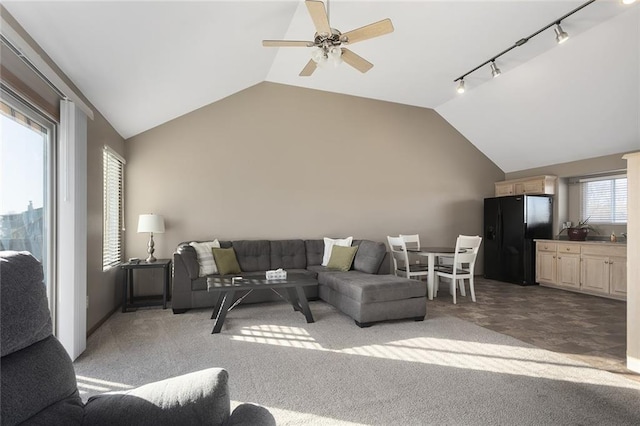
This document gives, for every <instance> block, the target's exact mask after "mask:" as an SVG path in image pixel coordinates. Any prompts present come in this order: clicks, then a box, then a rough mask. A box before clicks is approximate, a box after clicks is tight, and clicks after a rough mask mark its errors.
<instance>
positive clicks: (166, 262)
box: [120, 259, 171, 312]
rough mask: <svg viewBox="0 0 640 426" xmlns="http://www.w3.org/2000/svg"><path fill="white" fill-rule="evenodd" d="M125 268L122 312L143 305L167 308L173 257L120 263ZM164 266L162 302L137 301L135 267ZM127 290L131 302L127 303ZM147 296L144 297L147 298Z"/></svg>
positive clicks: (151, 267) (150, 267)
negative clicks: (134, 281) (134, 280)
mask: <svg viewBox="0 0 640 426" xmlns="http://www.w3.org/2000/svg"><path fill="white" fill-rule="evenodd" d="M120 267H121V268H122V269H124V273H125V274H124V282H123V286H122V312H127V308H129V307H131V308H136V307H141V306H155V305H162V309H167V295H168V294H169V285H170V282H171V259H158V260H156V261H155V262H152V263H148V262H145V261H144V260H141V261H140V262H135V263H131V262H126V263H123V264H121V265H120ZM154 268H162V269H163V270H164V283H163V286H162V302H159V301H147V302H144V303H140V302H139V303H135V299H136V298H134V296H133V271H134V269H154ZM127 292H128V293H129V303H127ZM146 297H147V296H145V297H143V298H146Z"/></svg>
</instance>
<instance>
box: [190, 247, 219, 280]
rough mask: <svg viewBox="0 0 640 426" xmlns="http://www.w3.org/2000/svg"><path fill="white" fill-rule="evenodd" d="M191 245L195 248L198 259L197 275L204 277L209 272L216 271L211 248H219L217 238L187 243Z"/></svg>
mask: <svg viewBox="0 0 640 426" xmlns="http://www.w3.org/2000/svg"><path fill="white" fill-rule="evenodd" d="M189 245H190V246H191V247H193V248H194V249H195V250H196V255H197V259H198V265H199V266H200V268H199V271H198V276H200V277H204V276H207V275H211V274H217V273H218V267H217V266H216V262H215V260H214V259H213V253H212V251H211V249H212V248H216V247H217V248H220V242H219V241H218V240H213V241H204V242H201V243H200V242H197V241H192V242H190V243H189Z"/></svg>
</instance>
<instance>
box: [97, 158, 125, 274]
mask: <svg viewBox="0 0 640 426" xmlns="http://www.w3.org/2000/svg"><path fill="white" fill-rule="evenodd" d="M102 159H103V165H102V167H103V199H104V201H103V202H104V212H103V213H104V229H103V237H102V238H103V240H102V269H103V270H105V269H109V268H111V267H112V266H115V265H118V264H119V263H120V261H121V259H122V231H123V228H124V227H123V223H124V221H123V205H122V201H123V194H122V189H123V183H124V182H123V178H124V159H122V157H120V156H119V155H117V154H116V153H115V152H113V151H112V150H111V149H109V148H108V147H106V146H105V147H104V150H103V154H102Z"/></svg>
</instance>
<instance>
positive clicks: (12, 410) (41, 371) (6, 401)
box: [0, 276, 83, 425]
mask: <svg viewBox="0 0 640 426" xmlns="http://www.w3.org/2000/svg"><path fill="white" fill-rule="evenodd" d="M2 279H3V280H4V276H3V277H2ZM2 286H3V287H4V283H3V284H2ZM40 298H42V299H44V300H46V297H38V299H40ZM14 302H15V300H14ZM47 312H48V311H47ZM20 317H21V318H23V319H26V318H28V315H24V314H23V315H21V316H20ZM0 380H1V382H2V385H1V386H0V392H2V404H1V405H0V408H1V409H2V415H1V417H0V424H3V425H4V424H6V425H14V424H18V423H22V422H26V424H34V425H36V424H37V425H48V424H49V425H74V424H76V425H77V424H80V423H81V422H82V416H83V409H82V400H81V399H80V395H79V394H78V389H77V384H76V375H75V372H74V370H73V364H72V363H71V358H69V355H68V354H67V351H66V350H65V349H64V348H63V347H62V344H60V342H58V340H57V339H56V338H55V337H54V336H53V335H50V336H49V337H47V338H46V339H44V340H40V341H39V342H37V343H34V344H32V345H30V346H27V347H26V348H24V349H21V350H19V351H17V352H13V353H12V354H9V355H6V356H3V357H2V375H1V376H0Z"/></svg>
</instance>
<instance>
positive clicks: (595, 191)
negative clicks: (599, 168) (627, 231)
mask: <svg viewBox="0 0 640 426" xmlns="http://www.w3.org/2000/svg"><path fill="white" fill-rule="evenodd" d="M580 185H581V186H582V217H583V218H585V219H586V218H589V222H591V223H602V224H625V223H627V177H626V176H609V177H603V178H596V179H583V180H581V181H580Z"/></svg>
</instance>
